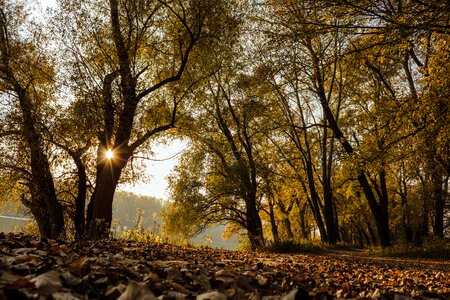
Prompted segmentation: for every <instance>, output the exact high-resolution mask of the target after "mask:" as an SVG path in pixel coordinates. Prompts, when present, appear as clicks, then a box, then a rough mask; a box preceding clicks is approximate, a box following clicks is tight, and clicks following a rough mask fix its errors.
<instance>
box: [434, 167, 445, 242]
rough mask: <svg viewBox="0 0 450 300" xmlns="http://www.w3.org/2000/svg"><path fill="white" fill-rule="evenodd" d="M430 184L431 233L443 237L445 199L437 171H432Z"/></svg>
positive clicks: (440, 178)
mask: <svg viewBox="0 0 450 300" xmlns="http://www.w3.org/2000/svg"><path fill="white" fill-rule="evenodd" d="M431 181H432V182H431V183H432V186H433V188H432V189H433V190H432V199H433V201H434V222H433V233H434V234H435V235H436V236H438V237H440V238H443V237H444V205H445V198H444V193H443V190H442V177H441V176H440V174H439V172H438V170H436V169H435V170H432V173H431Z"/></svg>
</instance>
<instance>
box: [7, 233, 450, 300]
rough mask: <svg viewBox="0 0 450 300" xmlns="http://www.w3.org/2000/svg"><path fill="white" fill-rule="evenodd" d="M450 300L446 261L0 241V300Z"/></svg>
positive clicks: (18, 238) (15, 238)
mask: <svg viewBox="0 0 450 300" xmlns="http://www.w3.org/2000/svg"><path fill="white" fill-rule="evenodd" d="M344 298H346V299H394V300H410V299H450V262H448V261H441V262H437V261H429V260H426V261H420V260H401V259H378V258H370V257H367V256H364V255H361V254H358V253H355V252H351V253H348V252H334V253H328V254H307V255H306V254H273V253H264V252H258V253H251V252H239V251H226V250H219V249H211V248H185V247H179V246H174V245H167V244H156V245H143V244H139V243H135V242H130V241H122V240H108V241H101V242H89V243H86V244H77V243H66V242H61V241H55V240H38V239H36V238H33V237H30V236H26V235H21V234H4V233H0V300H2V299H55V300H59V299H69V300H71V299H111V300H112V299H120V300H150V299H202V300H206V299H211V300H221V299H252V300H258V299H266V300H275V299H283V300H291V299H344Z"/></svg>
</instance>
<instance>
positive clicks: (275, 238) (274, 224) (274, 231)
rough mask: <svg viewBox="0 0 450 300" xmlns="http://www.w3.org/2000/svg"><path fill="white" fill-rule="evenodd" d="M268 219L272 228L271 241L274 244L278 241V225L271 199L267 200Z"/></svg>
mask: <svg viewBox="0 0 450 300" xmlns="http://www.w3.org/2000/svg"><path fill="white" fill-rule="evenodd" d="M269 220H270V228H271V230H272V236H273V242H274V244H275V245H278V244H279V243H280V236H279V234H278V226H277V222H276V220H275V211H274V205H273V200H269Z"/></svg>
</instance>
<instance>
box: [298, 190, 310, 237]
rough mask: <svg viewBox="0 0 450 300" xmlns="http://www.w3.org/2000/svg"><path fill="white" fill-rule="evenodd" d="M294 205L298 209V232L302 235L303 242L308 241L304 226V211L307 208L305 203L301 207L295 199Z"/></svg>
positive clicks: (306, 230) (308, 235)
mask: <svg viewBox="0 0 450 300" xmlns="http://www.w3.org/2000/svg"><path fill="white" fill-rule="evenodd" d="M308 202H309V201H308ZM295 203H296V204H297V207H298V209H299V225H300V231H301V233H302V238H303V239H305V240H308V239H309V237H310V233H309V230H308V228H307V226H306V210H307V208H308V206H307V204H306V203H305V204H304V205H303V206H301V205H300V201H299V200H298V198H296V199H295Z"/></svg>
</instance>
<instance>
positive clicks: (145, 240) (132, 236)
mask: <svg viewBox="0 0 450 300" xmlns="http://www.w3.org/2000/svg"><path fill="white" fill-rule="evenodd" d="M120 238H121V239H123V240H127V241H132V242H138V243H142V244H146V245H154V244H161V242H162V241H161V238H160V237H159V236H158V235H156V234H153V233H152V232H150V231H140V230H137V229H131V230H128V231H125V232H123V233H122V235H121V236H120Z"/></svg>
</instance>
